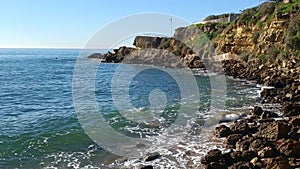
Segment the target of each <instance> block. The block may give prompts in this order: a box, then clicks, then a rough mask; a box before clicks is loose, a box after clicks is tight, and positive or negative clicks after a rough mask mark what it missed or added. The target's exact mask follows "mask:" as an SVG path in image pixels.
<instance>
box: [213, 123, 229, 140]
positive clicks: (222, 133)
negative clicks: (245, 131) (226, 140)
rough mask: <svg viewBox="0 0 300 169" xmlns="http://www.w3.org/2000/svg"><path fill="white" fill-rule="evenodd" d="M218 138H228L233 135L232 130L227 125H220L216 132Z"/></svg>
mask: <svg viewBox="0 0 300 169" xmlns="http://www.w3.org/2000/svg"><path fill="white" fill-rule="evenodd" d="M214 134H215V136H216V137H219V138H220V137H227V136H228V135H229V134H231V130H230V128H229V127H227V126H225V125H220V126H218V127H216V129H215V132H214Z"/></svg>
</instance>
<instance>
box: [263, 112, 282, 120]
mask: <svg viewBox="0 0 300 169" xmlns="http://www.w3.org/2000/svg"><path fill="white" fill-rule="evenodd" d="M274 117H278V115H277V114H276V113H274V112H271V111H264V112H263V113H262V114H261V116H260V118H261V119H267V118H274Z"/></svg>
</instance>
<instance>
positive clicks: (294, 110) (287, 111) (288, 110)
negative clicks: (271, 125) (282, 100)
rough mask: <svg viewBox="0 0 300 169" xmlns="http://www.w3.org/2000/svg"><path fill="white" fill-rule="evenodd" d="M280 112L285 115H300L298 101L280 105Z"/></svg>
mask: <svg viewBox="0 0 300 169" xmlns="http://www.w3.org/2000/svg"><path fill="white" fill-rule="evenodd" d="M282 112H283V115H284V116H286V117H289V116H298V115H300V103H286V104H284V105H283V107H282Z"/></svg>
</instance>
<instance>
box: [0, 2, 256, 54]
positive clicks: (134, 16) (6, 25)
mask: <svg viewBox="0 0 300 169" xmlns="http://www.w3.org/2000/svg"><path fill="white" fill-rule="evenodd" d="M258 4H259V0H205V1H204V0H180V1H179V0H128V1H124V0H110V1H108V0H105V1H104V0H103V1H100V0H0V48H78V49H82V48H84V47H85V46H86V44H88V43H89V42H90V41H91V39H93V37H95V35H96V34H97V33H98V34H99V32H101V33H102V35H105V37H104V36H103V37H101V36H100V34H101V33H100V34H99V36H98V38H100V39H101V41H102V42H101V43H98V44H97V45H95V47H96V48H110V47H111V46H112V45H113V44H117V43H118V42H120V41H126V38H125V40H124V36H125V35H126V36H128V35H129V34H128V33H131V34H132V36H134V35H136V34H141V32H137V33H136V34H135V33H134V31H128V30H133V29H135V28H136V27H140V26H141V25H143V26H144V27H146V26H148V27H149V25H148V23H149V24H150V23H152V24H150V27H151V25H152V26H153V25H156V26H153V27H158V26H159V27H163V28H162V29H161V31H162V32H160V30H155V31H154V33H157V34H163V35H166V34H167V35H168V34H169V35H170V34H171V33H170V32H171V27H172V29H175V28H177V27H179V26H186V25H188V24H191V23H194V22H196V21H199V20H202V19H204V18H205V17H206V16H208V15H212V14H214V15H216V14H222V13H228V12H234V13H239V12H240V11H241V10H243V9H246V8H250V7H253V6H256V5H258ZM145 13H146V14H145ZM149 13H150V14H151V13H153V14H155V15H154V16H150V15H148V14H149ZM157 14H158V15H157ZM147 17H150V18H147ZM171 18H172V19H173V20H172V26H171V24H170V22H171V20H170V19H171ZM144 20H148V21H149V22H148V23H146V22H143V21H144ZM115 23H117V24H115ZM167 29H168V32H169V33H167V32H166V30H167ZM103 30H109V31H108V32H105V31H103ZM143 30H144V29H143V28H140V29H138V30H136V31H143ZM126 31H127V33H123V32H126ZM145 31H147V33H152V31H151V30H150V31H149V30H145ZM118 33H120V34H122V33H123V35H124V36H121V35H120V36H118V37H114V36H115V34H118ZM172 33H174V30H172ZM110 37H112V38H110ZM118 38H119V39H118Z"/></svg>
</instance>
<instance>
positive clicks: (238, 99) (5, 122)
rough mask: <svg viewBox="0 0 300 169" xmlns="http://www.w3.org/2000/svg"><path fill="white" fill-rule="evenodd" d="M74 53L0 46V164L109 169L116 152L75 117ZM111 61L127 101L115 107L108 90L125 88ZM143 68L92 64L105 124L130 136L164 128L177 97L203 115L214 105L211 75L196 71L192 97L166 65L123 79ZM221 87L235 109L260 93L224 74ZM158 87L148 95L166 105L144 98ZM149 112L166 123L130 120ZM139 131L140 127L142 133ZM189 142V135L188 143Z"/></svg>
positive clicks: (171, 160)
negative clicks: (195, 91)
mask: <svg viewBox="0 0 300 169" xmlns="http://www.w3.org/2000/svg"><path fill="white" fill-rule="evenodd" d="M89 52H90V53H92V52H94V51H88V52H87V54H88V53H89ZM79 53H80V50H77V49H0V65H1V66H0V129H1V130H0V168H1V169H6V168H9V169H10V168H32V169H35V168H107V167H111V166H112V165H110V163H111V162H113V161H114V160H115V159H117V158H118V156H116V155H114V154H112V153H110V152H108V151H106V150H105V149H104V148H103V147H102V146H99V145H98V144H96V143H95V142H94V141H93V140H92V139H91V138H90V137H89V136H88V134H86V132H85V131H84V129H83V128H82V126H81V124H80V122H79V120H78V116H77V114H76V111H75V106H74V102H73V101H74V100H73V93H72V92H74V91H72V81H73V76H74V75H73V73H74V67H75V64H76V60H77V59H78V56H79ZM91 62H96V61H95V60H91ZM117 68H121V70H122V71H121V72H122V73H121V74H120V76H119V77H118V79H120V82H119V81H117V82H116V83H117V84H120V83H121V82H122V81H121V80H125V81H126V80H127V81H130V83H129V86H130V87H129V90H128V92H127V94H128V95H129V97H128V98H129V100H130V101H131V104H132V106H133V107H126V106H123V107H122V106H121V107H122V108H121V109H120V107H116V105H115V104H114V102H113V101H114V98H113V97H112V94H111V91H112V90H115V93H116V94H115V97H117V99H118V97H120V98H119V100H121V101H120V104H122V99H123V97H122V95H123V94H124V92H123V90H124V88H126V86H125V87H124V85H116V86H114V88H113V89H112V86H111V82H112V79H113V78H114V75H115V73H116V69H117ZM144 68H145V66H141V65H120V64H101V66H99V67H98V71H97V72H98V73H97V75H96V81H95V96H96V102H97V103H98V108H99V109H100V110H101V113H102V114H103V116H104V117H105V118H106V120H107V123H108V124H110V126H111V127H112V128H113V129H114V130H115V131H118V132H120V133H122V134H124V135H127V136H130V137H151V136H153V137H155V136H156V135H160V134H162V133H163V132H164V130H163V128H164V127H168V125H170V124H171V123H173V122H174V119H176V117H177V114H176V111H177V110H178V109H179V108H180V103H181V102H182V100H184V101H185V102H188V103H192V105H195V106H198V107H199V109H198V111H197V113H198V114H199V117H200V118H202V120H204V119H205V117H206V115H207V114H209V113H208V112H210V111H212V110H210V104H211V100H212V98H211V84H210V81H209V79H210V77H209V76H207V75H195V78H196V81H197V85H198V87H199V93H200V97H201V98H200V99H199V100H200V102H194V100H190V98H188V97H187V98H182V96H181V95H180V90H179V86H178V84H177V83H176V81H175V80H174V79H173V78H172V77H170V76H169V75H168V74H167V73H165V72H164V71H163V70H164V68H161V69H156V68H154V67H149V69H147V71H139V72H140V73H139V74H136V75H135V77H134V78H133V79H127V78H128V77H129V76H127V75H130V74H131V73H136V72H137V70H143V69H144ZM187 83H189V82H187ZM226 86H227V91H226V93H227V96H226V98H224V99H225V100H226V104H225V106H226V108H225V109H224V110H223V111H224V112H231V111H234V112H239V110H240V109H241V108H242V109H247V108H248V107H249V106H252V105H253V104H255V102H256V97H257V96H258V94H257V90H258V87H257V86H256V85H254V84H252V83H250V82H247V81H238V80H233V79H231V78H227V79H226ZM157 88H158V89H160V90H159V91H157V92H158V95H160V94H161V93H160V92H163V93H164V95H163V96H164V97H153V99H152V101H156V102H157V103H162V102H163V103H164V104H165V105H164V106H163V107H161V108H160V107H159V106H158V108H157V109H155V110H153V109H151V110H150V109H149V108H150V107H151V104H152V103H151V102H150V101H149V97H150V95H149V93H151V91H153V90H155V89H157ZM154 96H155V95H154ZM124 102H125V100H124ZM159 108H160V109H159ZM237 110H238V111H237ZM122 112H127V113H126V115H128V118H129V117H130V118H131V119H132V120H128V119H127V118H126V116H125V117H124V116H121V114H122ZM147 112H148V113H149V112H150V113H151V112H152V113H157V112H160V114H161V115H160V116H159V117H160V118H162V119H167V122H165V123H164V124H165V125H166V126H163V127H161V126H160V125H150V126H149V125H147V124H145V125H138V123H135V122H134V120H141V119H135V117H138V115H137V116H135V114H139V113H144V114H145V113H147ZM174 112H175V113H174ZM201 115H203V116H201ZM145 117H146V116H145ZM168 120H169V121H168ZM146 129H149V130H146ZM141 131H144V132H142V134H141ZM103 132H105V131H103ZM108 135H109V133H108ZM193 135H197V134H195V133H194V134H193ZM167 136H168V137H173V138H175V140H173V142H172V140H171V141H169V142H168V143H169V144H176V140H180V137H181V136H180V133H179V134H178V133H176V135H167ZM192 137H193V136H191V138H192ZM195 138H196V137H195ZM184 139H186V138H182V140H181V141H186V143H187V144H188V140H189V139H186V140H184ZM196 139H198V138H196ZM156 141H157V140H156ZM193 141H195V140H192V141H191V144H190V145H192V142H193ZM157 142H159V141H157ZM187 147H188V146H187ZM153 149H154V150H159V149H160V145H159V144H157V145H156V146H155V145H154V148H153ZM153 149H149V150H153ZM203 151H204V150H203ZM169 156H172V154H171V155H170V154H169ZM173 157H174V156H173ZM181 161H182V160H181ZM134 163H137V162H135V161H132V164H128V163H127V164H126V165H129V166H134ZM123 165H125V164H123ZM158 165H165V166H167V165H171V166H172V165H179V166H184V165H185V164H178V161H177V162H176V158H171V157H170V158H168V160H165V161H163V162H161V163H160V164H158Z"/></svg>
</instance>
